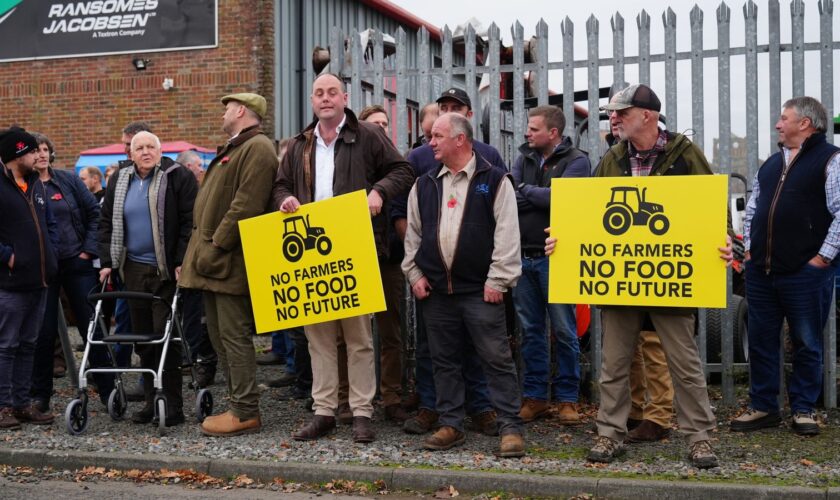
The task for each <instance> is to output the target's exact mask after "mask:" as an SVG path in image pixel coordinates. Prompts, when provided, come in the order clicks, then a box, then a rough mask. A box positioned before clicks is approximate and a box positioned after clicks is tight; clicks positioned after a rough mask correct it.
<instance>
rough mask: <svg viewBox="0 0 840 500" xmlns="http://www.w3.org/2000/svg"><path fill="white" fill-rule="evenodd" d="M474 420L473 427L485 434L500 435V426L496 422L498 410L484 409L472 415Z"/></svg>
mask: <svg viewBox="0 0 840 500" xmlns="http://www.w3.org/2000/svg"><path fill="white" fill-rule="evenodd" d="M470 420H472V426H471V428H473V429H475V430H477V431H478V432H480V433H482V434H484V435H485V436H498V435H499V426H498V424H497V422H496V412H495V411H493V410H488V411H483V412H481V413H476V414H475V415H472V416H470Z"/></svg>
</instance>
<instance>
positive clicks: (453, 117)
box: [446, 113, 473, 142]
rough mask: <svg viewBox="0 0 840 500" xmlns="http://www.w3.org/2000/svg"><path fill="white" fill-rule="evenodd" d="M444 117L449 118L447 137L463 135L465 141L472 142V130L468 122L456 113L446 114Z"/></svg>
mask: <svg viewBox="0 0 840 500" xmlns="http://www.w3.org/2000/svg"><path fill="white" fill-rule="evenodd" d="M446 115H447V118H449V128H450V130H449V137H457V136H458V134H464V135H465V136H466V137H467V140H468V141H470V142H472V140H473V128H472V124H471V123H470V121H469V120H468V119H467V118H465V117H464V116H463V115H459V114H458V113H446Z"/></svg>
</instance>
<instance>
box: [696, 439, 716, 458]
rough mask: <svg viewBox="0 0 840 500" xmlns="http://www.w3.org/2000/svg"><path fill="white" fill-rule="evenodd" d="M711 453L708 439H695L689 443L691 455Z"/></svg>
mask: <svg viewBox="0 0 840 500" xmlns="http://www.w3.org/2000/svg"><path fill="white" fill-rule="evenodd" d="M712 454H713V452H712V445H710V444H709V442H708V441H697V442H696V443H694V444H692V445H691V456H692V457H698V456H707V455H712Z"/></svg>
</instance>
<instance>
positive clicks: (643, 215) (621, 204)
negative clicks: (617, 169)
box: [604, 186, 671, 236]
mask: <svg viewBox="0 0 840 500" xmlns="http://www.w3.org/2000/svg"><path fill="white" fill-rule="evenodd" d="M646 193H647V188H644V189H642V194H641V195H639V188H637V187H628V186H618V187H614V188H612V196H611V197H610V201H609V203H607V211H606V212H604V229H606V230H607V232H608V233H610V234H612V235H615V236H619V235H622V234H624V233H626V232H627V230H628V229H630V224H631V223H632V224H633V225H634V226H647V227H648V229H650V232H651V233H653V234H655V235H657V236H662V235H663V234H665V233H667V232H668V228H669V227H670V226H671V223H670V222H669V221H668V218H667V217H665V214H664V213H663V212H664V211H665V209H664V208H663V207H662V205H660V204H658V203H650V202H648V201H646V200H645V195H646Z"/></svg>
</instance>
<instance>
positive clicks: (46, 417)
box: [12, 404, 55, 425]
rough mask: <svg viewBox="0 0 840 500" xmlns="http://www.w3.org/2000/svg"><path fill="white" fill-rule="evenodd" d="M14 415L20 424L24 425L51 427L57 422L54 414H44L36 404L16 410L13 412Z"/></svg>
mask: <svg viewBox="0 0 840 500" xmlns="http://www.w3.org/2000/svg"><path fill="white" fill-rule="evenodd" d="M12 415H14V417H15V418H16V419H17V420H18V422H21V423H24V424H35V425H50V424H51V423H53V420H55V416H54V415H53V414H52V413H42V412H41V410H39V409H38V407H37V406H35V405H34V404H30V405H29V406H25V407H23V408H15V409H14V410H13V411H12Z"/></svg>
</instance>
